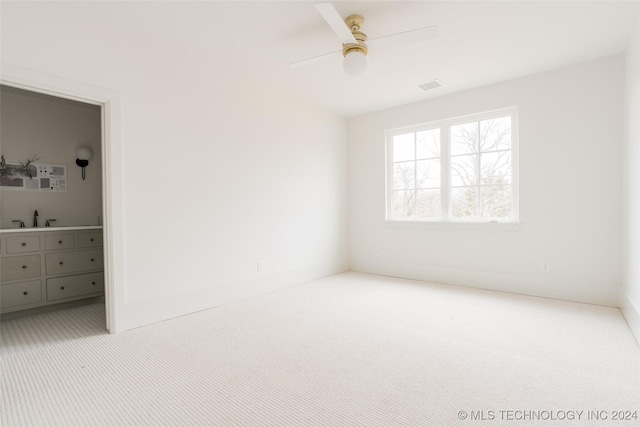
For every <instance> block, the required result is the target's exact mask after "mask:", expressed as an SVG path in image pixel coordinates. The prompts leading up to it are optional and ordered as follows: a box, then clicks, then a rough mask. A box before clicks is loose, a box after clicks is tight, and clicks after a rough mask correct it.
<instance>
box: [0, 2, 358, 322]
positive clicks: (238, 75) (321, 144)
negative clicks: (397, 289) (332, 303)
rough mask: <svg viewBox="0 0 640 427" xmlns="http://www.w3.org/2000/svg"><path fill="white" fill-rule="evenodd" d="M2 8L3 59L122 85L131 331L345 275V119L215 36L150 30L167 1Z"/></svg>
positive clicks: (167, 19)
mask: <svg viewBox="0 0 640 427" xmlns="http://www.w3.org/2000/svg"><path fill="white" fill-rule="evenodd" d="M2 8H3V15H2V39H3V45H2V48H3V50H2V61H3V62H7V63H9V64H12V65H17V66H22V67H25V68H28V69H32V70H35V71H38V72H40V73H46V74H51V75H55V76H59V77H62V78H64V79H68V80H71V81H77V82H82V83H87V84H91V85H95V86H99V87H103V88H108V89H111V90H113V91H117V92H118V93H119V99H120V105H121V111H122V117H121V134H120V140H121V142H122V159H121V165H119V166H120V168H121V170H122V174H123V176H122V180H123V182H124V188H123V189H122V194H123V210H124V211H123V224H124V225H123V227H124V236H125V237H124V242H123V248H124V257H125V265H124V287H125V308H124V317H125V319H124V329H127V328H133V327H136V326H140V325H144V324H149V323H152V322H156V321H160V320H163V319H167V318H170V317H174V316H179V315H183V314H186V313H189V312H193V311H197V310H201V309H205V308H208V307H212V306H215V305H218V304H222V303H226V302H230V301H234V300H237V299H239V298H244V297H248V296H252V295H256V294H259V293H263V292H267V291H271V290H275V289H279V288H283V287H285V286H288V285H292V284H295V283H300V282H304V281H307V280H312V279H315V278H319V277H322V276H326V275H330V274H334V273H337V272H341V271H344V270H346V268H347V252H346V235H347V223H346V221H347V220H346V218H347V199H346V197H347V189H346V187H345V185H344V183H345V182H346V180H347V160H346V156H347V147H346V122H345V120H344V119H342V118H340V117H337V116H336V115H334V114H332V113H329V112H327V111H324V110H322V109H319V108H317V107H315V106H312V105H310V104H307V103H305V102H302V101H300V100H298V99H297V98H294V97H292V96H290V95H286V94H283V93H281V92H278V91H276V90H274V89H272V88H270V87H267V86H264V85H262V84H260V83H259V82H255V81H251V80H249V79H247V78H246V77H244V76H243V75H242V70H237V69H229V67H228V66H224V63H225V57H224V56H223V54H222V52H218V51H216V47H215V46H218V45H220V43H219V40H218V42H217V44H216V43H214V42H216V41H214V40H212V43H211V45H212V46H211V49H210V51H207V52H202V51H199V50H196V49H189V47H188V46H184V45H181V44H180V43H179V41H180V40H177V39H176V40H172V41H168V40H157V39H155V38H154V37H153V36H152V35H151V34H149V33H148V32H147V30H148V31H156V30H157V31H158V33H159V34H162V32H163V31H165V29H166V30H167V34H170V33H171V32H172V31H173V29H172V27H170V26H168V27H167V26H166V25H169V24H170V23H171V22H173V21H172V20H173V15H172V13H174V12H175V10H174V9H173V6H171V5H168V4H158V5H156V4H155V3H153V4H149V3H146V4H129V3H119V2H116V3H101V4H87V3H56V4H44V3H38V4H10V5H5V4H3V6H2ZM192 8H195V9H192ZM182 12H184V14H185V15H184V16H180V19H181V20H186V19H188V16H187V15H188V13H196V14H197V13H198V10H197V5H195V4H192V5H191V6H190V7H189V8H186V9H184V10H182ZM138 22H139V24H138ZM119 23H121V24H122V25H119ZM132 23H133V24H135V25H130V24H132ZM125 24H126V25H125ZM165 24H166V25H165ZM214 45H215V46H214ZM203 53H204V54H206V55H207V56H206V60H205V58H204V57H203ZM115 161H116V162H117V161H118V159H115ZM258 261H263V262H264V270H263V271H262V272H258V271H257V268H256V266H257V262H258Z"/></svg>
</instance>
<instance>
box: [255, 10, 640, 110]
mask: <svg viewBox="0 0 640 427" xmlns="http://www.w3.org/2000/svg"><path fill="white" fill-rule="evenodd" d="M313 3H314V2H307V3H301V2H296V3H286V4H278V5H277V7H274V6H269V8H268V9H269V10H270V11H271V12H273V13H266V11H265V10H261V11H260V13H258V14H257V15H252V18H253V19H258V20H260V21H262V22H260V23H256V22H254V24H255V26H256V27H261V26H262V25H264V26H266V27H267V29H266V30H265V32H266V33H268V34H263V35H261V37H262V36H264V37H265V38H264V39H263V40H262V42H261V43H260V44H259V46H260V47H261V49H263V52H262V53H263V54H265V56H266V57H267V58H264V68H262V69H261V70H257V71H258V72H260V73H262V74H264V76H263V78H264V79H265V80H266V81H269V82H271V83H274V84H276V85H277V86H280V87H283V88H287V89H288V90H291V91H293V92H295V93H297V94H299V95H300V96H302V97H305V98H308V99H310V100H312V101H313V102H315V103H318V104H320V105H323V106H325V107H327V108H329V109H331V110H333V111H335V112H337V113H339V114H341V115H345V116H353V115H358V114H362V113H366V112H370V111H375V110H380V109H384V108H388V107H391V106H396V105H402V104H406V103H410V102H415V101H420V100H423V99H427V98H430V97H435V96H441V95H443V94H447V93H452V92H456V91H460V90H464V89H468V88H473V87H477V86H482V85H486V84H490V83H494V82H499V81H503V80H507V79H511V78H515V77H519V76H524V75H528V74H533V73H537V72H541V71H545V70H550V69H554V68H559V67H563V66H567V65H570V64H575V63H580V62H584V61H588V60H591V59H596V58H600V57H604V56H608V55H612V54H616V53H620V52H623V51H624V49H625V45H626V41H627V40H628V36H629V34H630V31H631V28H632V27H633V24H634V22H635V20H636V19H637V16H638V13H637V12H636V11H637V10H638V6H639V5H640V4H639V3H638V2H605V1H600V2H597V1H596V2H577V1H572V2H557V1H548V2H541V1H537V2H505V1H502V2H484V1H474V2H455V1H454V2H442V1H441V2H425V1H417V2H416V1H414V2H404V1H394V2H376V1H368V2H346V1H345V2H334V4H335V6H336V9H337V10H338V12H339V13H340V14H341V16H342V17H345V16H347V15H349V14H352V13H359V14H361V15H363V16H364V17H365V23H364V26H363V31H364V32H365V33H366V34H367V35H368V36H369V38H375V37H379V36H383V35H387V34H392V33H396V32H401V31H407V30H411V29H415V28H420V27H424V26H429V25H434V24H435V25H438V31H439V35H438V37H437V38H436V39H432V40H428V41H424V42H420V43H415V44H412V45H408V46H405V47H402V48H398V49H394V50H391V51H388V50H387V51H380V52H370V54H369V57H370V60H371V61H372V62H373V65H374V66H375V69H373V70H372V71H371V72H369V73H367V75H366V76H361V77H356V78H354V77H349V76H347V75H345V74H344V72H343V71H342V65H341V59H339V58H338V59H337V60H335V61H326V62H321V63H314V64H311V65H307V66H305V67H300V68H293V69H290V68H287V67H286V66H285V64H286V63H288V62H292V61H296V60H301V59H305V58H308V57H312V56H315V55H320V54H323V53H326V52H330V51H332V50H337V49H339V48H340V47H341V46H340V44H339V41H338V39H337V38H336V36H335V35H334V34H333V33H332V32H331V30H330V29H329V27H328V26H327V25H326V23H325V22H324V20H323V19H322V17H320V15H319V14H318V13H317V11H316V10H315V8H314V6H313ZM260 9H261V7H259V6H258V7H257V8H256V10H260ZM278 14H282V15H281V16H278ZM274 15H275V16H274ZM283 18H285V19H283ZM265 19H269V21H266V20H265ZM247 26H248V27H251V26H253V25H252V23H251V22H247ZM434 78H438V79H440V80H441V81H442V82H443V83H444V86H443V87H442V88H439V89H435V90H432V91H430V92H425V91H423V90H422V89H420V88H418V85H419V84H421V83H424V82H427V81H429V80H431V79H434Z"/></svg>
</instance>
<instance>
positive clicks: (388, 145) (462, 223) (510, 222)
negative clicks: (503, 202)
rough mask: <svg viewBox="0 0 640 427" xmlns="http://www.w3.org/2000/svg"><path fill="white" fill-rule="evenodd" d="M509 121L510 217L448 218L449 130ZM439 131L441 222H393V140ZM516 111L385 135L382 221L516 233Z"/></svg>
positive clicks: (402, 130)
mask: <svg viewBox="0 0 640 427" xmlns="http://www.w3.org/2000/svg"><path fill="white" fill-rule="evenodd" d="M506 116H510V117H511V174H512V176H511V188H512V196H513V208H512V217H511V218H508V219H497V220H495V219H486V218H454V217H451V204H450V195H451V182H450V180H451V179H450V177H451V173H450V169H451V156H450V146H451V140H450V135H449V130H450V128H451V126H456V125H460V124H465V123H469V122H478V121H482V120H488V119H495V118H500V117H506ZM433 129H440V156H441V157H440V159H441V160H440V189H441V195H440V197H441V200H442V215H443V216H442V217H440V218H394V216H393V205H392V204H393V160H394V159H393V138H394V136H397V135H404V134H407V133H414V132H421V131H428V130H433ZM518 145H519V144H518V108H517V107H509V108H503V109H499V110H493V111H487V112H483V113H477V114H471V115H467V116H459V117H455V118H450V119H444V120H438V121H435V122H429V123H423V124H418V125H412V126H406V127H402V128H396V129H390V130H387V131H386V138H385V152H386V158H385V172H386V180H385V182H386V187H387V188H386V192H385V194H386V197H385V213H386V214H385V220H386V223H387V224H389V225H394V226H402V225H409V226H414V225H426V226H437V227H443V226H444V227H449V228H463V229H465V228H469V229H473V228H480V229H486V228H487V227H490V228H492V229H505V230H515V229H517V228H518V225H519V223H520V219H519V218H520V212H519V194H518V193H519V179H518Z"/></svg>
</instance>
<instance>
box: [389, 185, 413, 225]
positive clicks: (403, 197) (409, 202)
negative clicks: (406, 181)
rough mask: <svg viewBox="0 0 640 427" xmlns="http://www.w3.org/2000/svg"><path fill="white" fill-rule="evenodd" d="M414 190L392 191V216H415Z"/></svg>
mask: <svg viewBox="0 0 640 427" xmlns="http://www.w3.org/2000/svg"><path fill="white" fill-rule="evenodd" d="M415 194H416V192H415V191H414V190H409V191H394V192H393V215H394V218H399V219H401V218H410V217H412V216H415V211H416V197H415Z"/></svg>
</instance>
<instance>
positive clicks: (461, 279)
mask: <svg viewBox="0 0 640 427" xmlns="http://www.w3.org/2000/svg"><path fill="white" fill-rule="evenodd" d="M351 270H352V271H357V272H361V273H369V274H377V275H381V276H390V277H399V278H403V279H412V280H420V281H424V282H433V283H442V284H448V285H456V286H464V287H468V288H477V289H486V290H490V291H498V292H508V293H513V294H519V295H529V296H534V297H542V298H552V299H558V300H564V301H572V302H580V303H585V304H595V305H604V306H608V307H615V308H618V307H619V297H618V295H619V293H618V287H617V284H611V283H605V282H600V281H583V280H571V279H565V278H559V277H554V276H552V275H539V276H527V275H522V274H514V273H501V272H496V271H485V270H474V269H465V268H456V267H448V266H439V265H426V264H418V263H412V262H399V261H393V260H380V259H361V260H360V262H352V265H351Z"/></svg>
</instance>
